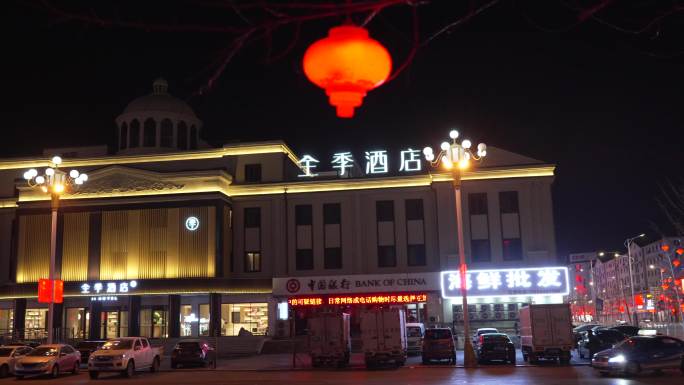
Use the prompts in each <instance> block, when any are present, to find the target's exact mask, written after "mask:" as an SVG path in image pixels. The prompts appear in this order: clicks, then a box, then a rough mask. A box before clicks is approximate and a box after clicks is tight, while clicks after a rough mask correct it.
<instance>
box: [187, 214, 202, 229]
mask: <svg viewBox="0 0 684 385" xmlns="http://www.w3.org/2000/svg"><path fill="white" fill-rule="evenodd" d="M199 224H200V222H199V219H197V217H188V218H187V219H185V228H186V229H188V230H190V231H195V230H197V229H198V228H199Z"/></svg>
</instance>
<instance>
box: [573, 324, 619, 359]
mask: <svg viewBox="0 0 684 385" xmlns="http://www.w3.org/2000/svg"><path fill="white" fill-rule="evenodd" d="M625 338H627V336H626V335H624V334H622V333H621V332H619V331H617V330H613V329H599V330H596V331H594V330H592V331H591V332H585V333H584V336H583V337H582V339H581V340H580V341H579V342H578V343H577V352H578V353H579V356H580V358H585V357H586V358H592V357H593V356H594V354H596V353H598V352H600V351H602V350H606V349H610V348H612V347H613V345H615V344H617V343H618V342H621V341H622V340H624V339H625Z"/></svg>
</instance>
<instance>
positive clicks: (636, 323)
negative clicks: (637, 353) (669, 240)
mask: <svg viewBox="0 0 684 385" xmlns="http://www.w3.org/2000/svg"><path fill="white" fill-rule="evenodd" d="M645 236H646V234H644V233H641V234H639V235H637V236H636V237H632V238H627V239H626V240H625V247H626V248H627V266H628V267H629V288H630V291H631V293H630V294H631V295H632V312H633V314H634V316H633V317H632V322H633V324H634V326H639V318H638V316H639V315H638V313H637V308H636V301H635V298H634V276H633V275H632V243H634V240H635V239H639V238H643V237H645Z"/></svg>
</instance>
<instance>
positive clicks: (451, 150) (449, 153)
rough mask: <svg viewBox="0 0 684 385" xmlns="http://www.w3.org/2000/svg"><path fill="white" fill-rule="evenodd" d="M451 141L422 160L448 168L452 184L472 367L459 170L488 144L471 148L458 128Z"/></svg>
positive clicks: (468, 365)
mask: <svg viewBox="0 0 684 385" xmlns="http://www.w3.org/2000/svg"><path fill="white" fill-rule="evenodd" d="M449 137H450V138H451V143H449V142H442V144H441V146H440V148H441V151H440V152H439V153H438V154H437V155H435V153H434V152H433V151H432V148H431V147H425V148H424V149H423V155H425V160H427V161H428V162H430V164H431V165H432V166H433V167H439V166H440V165H441V166H442V167H444V168H445V169H447V170H450V171H451V175H452V179H453V187H454V199H455V203H456V232H457V234H456V235H457V237H458V257H459V263H460V267H459V272H460V278H461V298H462V301H463V334H464V341H463V356H464V360H463V361H464V362H463V366H465V367H466V368H471V367H474V366H475V365H476V359H475V351H474V350H473V345H472V342H471V341H470V316H469V314H468V290H467V287H466V271H467V264H466V258H465V246H464V242H463V210H462V207H461V171H462V170H465V169H467V168H468V167H469V166H470V161H471V160H475V161H480V160H481V159H482V158H484V157H485V156H486V155H487V146H486V145H485V144H484V143H480V144H478V146H477V152H475V153H474V152H473V151H472V150H471V146H472V143H471V142H470V140H468V139H464V140H463V141H461V143H457V142H456V139H457V138H458V131H456V130H451V131H450V132H449Z"/></svg>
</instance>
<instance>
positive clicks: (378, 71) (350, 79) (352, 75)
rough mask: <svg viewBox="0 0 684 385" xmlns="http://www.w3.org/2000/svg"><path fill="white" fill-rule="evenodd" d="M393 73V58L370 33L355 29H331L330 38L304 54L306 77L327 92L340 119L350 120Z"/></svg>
mask: <svg viewBox="0 0 684 385" xmlns="http://www.w3.org/2000/svg"><path fill="white" fill-rule="evenodd" d="M391 71H392V58H391V57H390V54H389V52H387V49H385V47H383V46H382V44H380V43H379V42H378V41H377V40H374V39H371V38H370V37H368V30H366V29H365V28H361V27H356V26H353V25H343V26H340V27H334V28H331V29H330V31H329V32H328V37H326V38H323V39H321V40H318V41H317V42H315V43H313V44H312V45H311V46H310V47H309V48H308V49H307V50H306V53H305V54H304V73H305V74H306V77H307V78H309V80H310V81H311V82H312V83H314V84H316V85H317V86H319V87H321V88H323V89H325V93H326V94H327V95H328V97H329V99H330V104H331V105H333V106H335V107H336V108H337V116H339V117H341V118H351V117H352V116H354V108H356V107H358V106H360V105H361V103H362V102H363V98H364V96H366V92H368V91H370V90H372V89H374V88H376V87H378V86H380V85H381V84H383V83H384V82H385V81H386V80H387V78H388V77H389V75H390V72H391Z"/></svg>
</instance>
